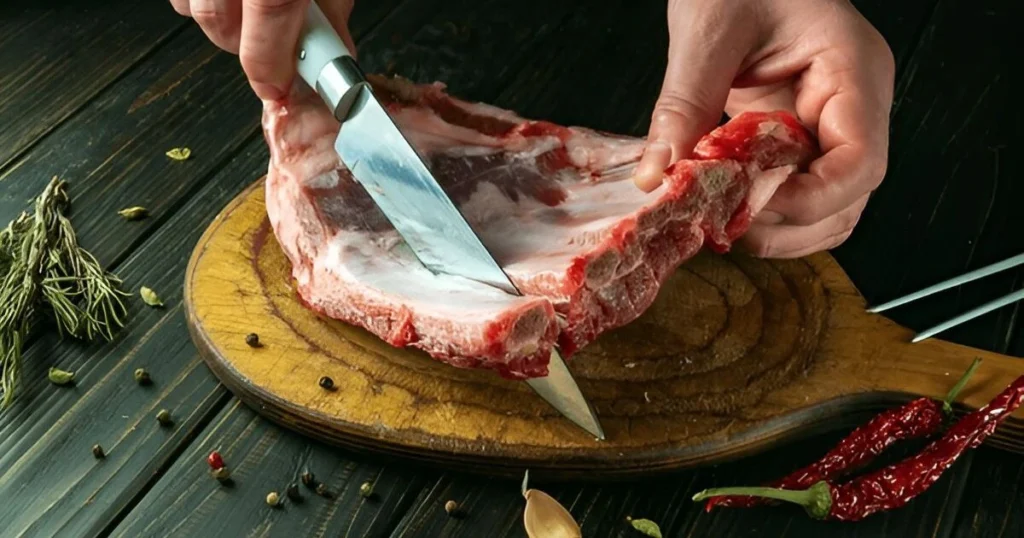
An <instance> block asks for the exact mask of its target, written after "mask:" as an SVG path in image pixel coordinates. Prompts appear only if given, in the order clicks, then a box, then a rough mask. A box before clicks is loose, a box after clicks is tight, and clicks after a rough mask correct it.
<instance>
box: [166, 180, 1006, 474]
mask: <svg viewBox="0 0 1024 538" xmlns="http://www.w3.org/2000/svg"><path fill="white" fill-rule="evenodd" d="M262 187H263V181H262V179H261V180H260V181H257V182H256V183H255V184H253V185H252V186H251V187H249V188H248V189H247V190H245V191H244V192H243V193H241V194H240V195H239V196H238V197H237V198H236V199H235V200H234V201H232V202H231V204H229V205H228V207H226V208H225V209H224V211H223V212H222V213H221V214H220V215H218V217H217V218H216V219H215V220H214V222H213V223H212V224H211V225H210V227H209V229H208V230H207V231H206V233H205V235H204V236H203V237H202V239H201V240H200V241H199V244H198V245H197V246H196V249H195V251H194V253H193V255H192V259H191V260H190V264H189V268H188V272H187V275H186V292H185V302H186V307H187V311H188V323H189V329H190V331H191V334H192V337H193V339H194V340H195V342H196V343H197V345H198V347H199V349H200V351H201V353H202V355H203V357H204V359H205V361H206V362H207V364H208V365H209V366H210V368H211V369H212V370H213V372H214V373H215V375H217V377H218V378H219V379H221V380H222V381H223V383H224V384H225V385H227V386H228V388H229V389H231V390H232V391H233V392H234V393H235V394H236V395H237V396H238V397H239V398H241V399H242V400H243V401H244V402H246V403H247V404H248V405H250V406H251V407H253V408H254V409H255V410H257V411H258V412H259V413H261V414H262V415H264V416H266V417H268V418H269V419H271V420H273V421H276V422H278V423H280V424H282V425H284V426H285V427H288V428H291V429H294V430H297V431H299V432H302V433H304V434H307V435H309V436H311V437H314V438H317V439H321V440H323V441H326V442H328V443H331V444H334V445H338V446H343V447H347V448H352V449H356V450H360V451H366V452H369V453H374V454H388V455H396V456H401V457H403V458H407V459H411V460H415V461H420V462H423V463H428V464H431V465H439V466H442V467H450V468H454V469H458V470H462V471H476V472H482V473H487V474H498V475H520V474H521V473H522V472H523V471H524V470H525V469H531V470H541V469H543V470H545V476H546V477H551V478H559V477H564V478H576V479H598V478H599V479H609V478H616V477H634V476H636V475H638V474H644V473H650V472H656V471H661V470H667V469H677V468H682V467H688V466H692V465H696V464H702V463H708V462H713V461H722V460H726V459H731V458H736V457H739V456H742V455H746V454H749V453H751V452H754V451H758V450H763V449H765V448H767V447H769V446H771V445H773V444H775V443H777V442H780V441H782V440H785V439H790V438H794V437H796V436H801V435H806V434H810V433H815V432H820V431H822V430H826V429H831V428H838V427H842V426H848V425H850V423H851V421H852V420H860V419H863V418H864V416H863V414H857V413H853V414H851V412H855V411H867V410H874V409H876V408H878V407H879V406H880V405H883V404H893V403H895V402H897V401H901V400H906V399H909V398H910V397H912V396H916V395H927V396H933V397H941V395H943V394H944V393H945V392H946V391H947V390H948V388H949V386H950V384H951V383H952V382H953V380H955V379H956V378H957V377H958V376H959V374H960V373H961V372H963V371H964V370H965V369H966V368H967V366H968V365H969V364H970V362H971V360H973V359H974V358H975V357H982V358H983V359H984V362H983V364H982V366H981V368H980V369H979V371H978V372H977V374H976V375H975V377H974V379H973V380H972V383H971V384H970V385H969V386H968V389H967V390H966V391H965V393H964V396H963V399H962V402H963V403H964V404H965V405H966V406H968V407H977V406H979V405H983V404H984V403H985V402H986V401H988V399H990V398H991V397H992V396H994V395H995V394H996V393H997V392H999V391H1000V390H1002V389H1003V388H1004V387H1005V386H1006V385H1007V384H1008V383H1009V382H1010V381H1012V379H1013V378H1015V377H1016V376H1018V375H1021V374H1022V373H1024V361H1018V360H1017V359H1013V358H1009V357H1004V356H1001V355H996V354H992V353H986V352H982V351H978V350H974V349H969V348H965V347H961V346H957V345H954V344H950V343H947V342H942V341H939V340H928V341H925V342H922V343H919V344H909V343H907V342H908V340H909V337H910V333H909V331H907V330H905V329H903V328H901V327H899V326H897V325H895V324H893V323H892V322H890V321H888V320H887V319H885V318H884V317H881V316H873V315H870V314H867V313H865V311H864V302H863V300H862V298H861V296H860V295H859V294H858V293H857V291H856V290H855V289H854V287H853V285H852V284H851V283H850V281H849V279H848V278H847V277H846V276H845V274H844V273H843V272H842V270H841V269H840V268H839V267H838V265H837V264H836V263H835V261H834V260H833V259H832V258H831V257H830V256H828V255H827V254H820V255H817V256H812V257H809V258H806V259H802V260H787V261H771V262H768V261H763V260H757V259H751V258H746V257H743V256H739V255H728V256H717V255H712V254H701V255H699V256H697V257H696V258H694V259H693V260H691V261H690V262H688V263H687V264H685V265H684V267H682V268H680V269H679V270H678V271H677V272H676V273H675V274H674V275H673V276H672V277H671V278H670V279H669V280H668V281H667V282H666V283H665V285H664V286H663V288H662V289H661V292H660V294H659V296H658V299H657V300H656V302H655V303H654V305H653V306H651V308H650V309H649V310H648V311H647V312H646V313H645V314H644V315H643V316H642V317H641V318H640V319H637V320H636V321H634V322H633V323H631V324H629V325H627V326H625V327H622V328H620V329H618V330H615V331H611V332H609V333H606V334H605V335H603V336H602V337H601V338H599V339H598V340H597V341H596V342H594V343H592V344H591V345H590V346H588V347H587V348H585V349H584V350H583V351H582V352H580V353H579V354H577V355H576V356H574V357H573V358H571V359H569V360H568V364H569V367H570V369H571V370H572V372H573V373H574V375H575V376H576V378H577V380H578V381H579V383H580V387H581V389H582V390H583V392H584V394H585V395H587V397H588V398H589V399H590V400H591V402H592V403H593V405H594V406H595V408H596V410H597V413H598V415H599V417H600V420H601V422H602V425H603V426H604V429H605V432H606V435H607V440H606V441H603V442H601V441H597V440H595V439H593V438H592V437H590V436H588V435H586V434H585V433H584V432H583V431H582V430H580V429H578V428H576V427H575V426H573V425H572V424H571V423H569V422H567V421H566V420H565V419H563V418H562V417H561V416H560V415H558V413H557V412H555V411H554V410H553V409H552V408H550V407H549V406H548V405H547V404H546V403H545V402H544V401H542V400H540V399H539V398H538V397H537V396H536V395H535V394H534V393H533V391H532V390H531V389H530V388H529V387H528V386H527V385H525V384H524V383H521V382H514V381H508V380H504V379H501V378H500V377H498V376H497V375H496V374H494V373H492V372H490V371H479V370H462V369H458V368H454V367H451V366H448V365H446V364H442V363H440V362H437V361H435V360H433V359H431V358H430V357H429V356H427V355H426V354H424V353H421V352H417V351H414V350H407V349H396V348H393V347H391V346H390V345H388V344H386V343H384V342H382V341H380V340H379V339H377V338H376V337H375V336H373V335H372V334H370V333H368V332H366V331H363V330H361V329H358V328H355V327H352V326H348V325H346V324H344V323H341V322H338V321H336V320H330V319H324V318H321V317H319V316H317V315H316V314H315V313H313V312H312V311H310V310H308V309H306V308H305V307H304V306H303V305H302V304H301V303H300V301H299V300H298V297H297V295H296V293H295V291H294V288H293V287H292V283H291V278H290V265H289V262H288V260H287V258H286V257H285V256H284V254H283V252H282V251H281V249H280V248H279V247H278V245H277V242H276V240H275V237H274V234H273V232H272V230H271V228H270V223H269V221H268V220H267V216H266V209H265V206H264V203H263V188H262ZM251 332H255V333H257V334H258V335H259V339H260V342H261V343H262V347H258V348H252V347H249V346H248V345H246V342H245V336H246V335H247V334H248V333H251ZM321 376H329V377H331V378H332V379H333V380H334V382H335V384H336V389H335V390H332V391H328V390H324V389H323V388H320V387H319V386H318V383H317V380H318V379H319V378H320V377H321ZM1021 417H1022V413H1021V412H1018V413H1017V414H1016V415H1015V416H1014V417H1011V419H1010V420H1008V421H1007V422H1006V423H1005V424H1004V425H1003V426H1002V427H1001V428H1000V429H999V431H997V434H996V435H995V436H994V437H993V441H992V442H993V444H996V445H999V446H1004V447H1006V448H1013V449H1017V448H1019V447H1020V446H1022V443H1021V439H1022V438H1024V422H1021V420H1020V419H1021Z"/></svg>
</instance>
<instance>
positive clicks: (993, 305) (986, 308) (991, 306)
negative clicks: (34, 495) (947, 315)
mask: <svg viewBox="0 0 1024 538" xmlns="http://www.w3.org/2000/svg"><path fill="white" fill-rule="evenodd" d="M1020 300H1024V290H1020V291H1016V292H1013V293H1011V294H1009V295H1007V296H1006V297H1001V298H999V299H996V300H994V301H990V302H988V303H985V304H983V305H981V306H979V307H977V308H975V309H973V310H968V311H967V312H964V313H963V314H960V315H959V316H957V317H955V318H953V319H951V320H949V321H946V322H943V323H940V324H938V325H936V326H934V327H932V328H930V329H925V330H923V331H921V333H920V334H918V335H917V336H915V337H914V339H913V340H911V342H914V343H917V342H920V341H921V340H925V339H927V338H931V337H932V336H935V335H936V334H939V333H940V332H942V331H945V330H946V329H951V328H953V327H956V326H957V325H960V324H961V323H964V322H967V321H970V320H972V319H974V318H976V317H978V316H980V315H982V314H988V313H989V312H991V311H993V310H995V309H997V308H1002V307H1004V306H1006V305H1009V304H1013V303H1016V302H1017V301H1020Z"/></svg>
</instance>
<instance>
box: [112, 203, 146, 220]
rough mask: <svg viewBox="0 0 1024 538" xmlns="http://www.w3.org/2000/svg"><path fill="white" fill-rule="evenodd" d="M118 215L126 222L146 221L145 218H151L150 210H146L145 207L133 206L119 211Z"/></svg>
mask: <svg viewBox="0 0 1024 538" xmlns="http://www.w3.org/2000/svg"><path fill="white" fill-rule="evenodd" d="M117 214H118V215H121V216H122V217H124V218H125V219H126V220H139V219H144V218H146V217H148V216H149V210H148V209H146V208H144V207H140V206H133V207H126V208H124V209H122V210H120V211H118V212H117Z"/></svg>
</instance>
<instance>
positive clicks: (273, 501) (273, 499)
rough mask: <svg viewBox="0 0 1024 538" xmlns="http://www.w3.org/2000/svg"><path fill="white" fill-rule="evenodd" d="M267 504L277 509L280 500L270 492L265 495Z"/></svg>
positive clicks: (273, 492) (274, 493) (275, 494)
mask: <svg viewBox="0 0 1024 538" xmlns="http://www.w3.org/2000/svg"><path fill="white" fill-rule="evenodd" d="M267 504H269V505H270V506H274V507H277V506H279V505H280V504H281V498H280V497H278V495H277V492H276V491H271V492H270V493H268V494H267Z"/></svg>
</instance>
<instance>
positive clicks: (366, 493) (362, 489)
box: [359, 482, 373, 499]
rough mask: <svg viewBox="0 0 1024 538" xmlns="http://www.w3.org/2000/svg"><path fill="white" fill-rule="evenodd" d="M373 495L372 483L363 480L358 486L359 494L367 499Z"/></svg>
mask: <svg viewBox="0 0 1024 538" xmlns="http://www.w3.org/2000/svg"><path fill="white" fill-rule="evenodd" d="M371 495H373V485H372V484H370V483H369V482H363V485H361V486H359V496H360V497H362V498H364V499H367V498H369V497H370V496H371Z"/></svg>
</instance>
